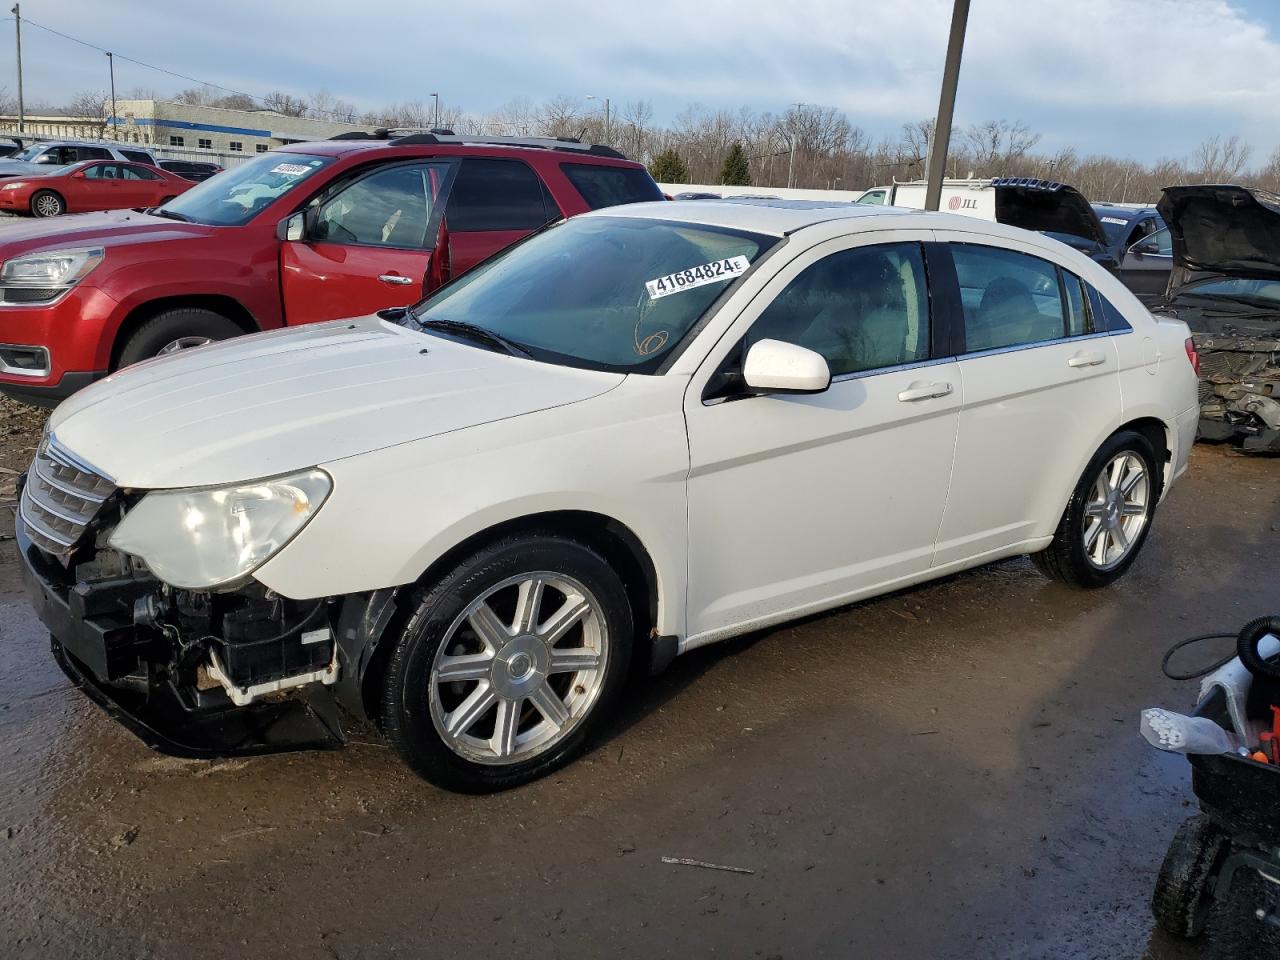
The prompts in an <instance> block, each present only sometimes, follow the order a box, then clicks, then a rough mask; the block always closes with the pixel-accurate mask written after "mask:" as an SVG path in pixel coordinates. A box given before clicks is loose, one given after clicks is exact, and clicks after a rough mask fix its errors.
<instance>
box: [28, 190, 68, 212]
mask: <svg viewBox="0 0 1280 960" xmlns="http://www.w3.org/2000/svg"><path fill="white" fill-rule="evenodd" d="M66 211H67V203H66V201H65V200H63V199H62V197H61V196H60V195H59V194H57V193H54V192H53V191H52V190H39V191H37V192H36V194H35V196H33V197H32V198H31V214H32V216H36V217H57V216H61V215H62V214H64V213H66Z"/></svg>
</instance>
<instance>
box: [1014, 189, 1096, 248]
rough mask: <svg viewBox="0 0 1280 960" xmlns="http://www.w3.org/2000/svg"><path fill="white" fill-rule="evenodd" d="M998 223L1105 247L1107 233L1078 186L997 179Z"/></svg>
mask: <svg viewBox="0 0 1280 960" xmlns="http://www.w3.org/2000/svg"><path fill="white" fill-rule="evenodd" d="M991 186H992V187H994V188H995V191H996V221H997V222H998V223H1007V224H1008V225H1009V226H1011V227H1021V228H1022V229H1023V230H1035V231H1037V232H1040V233H1065V234H1070V235H1071V236H1073V237H1083V238H1084V239H1085V240H1089V241H1092V242H1093V243H1096V244H1098V246H1100V247H1102V248H1104V249H1105V248H1106V246H1107V234H1106V231H1105V230H1103V228H1102V221H1100V220H1099V219H1098V215H1097V214H1096V213H1095V212H1094V210H1093V207H1091V206H1090V205H1089V201H1088V200H1086V199H1085V198H1084V194H1082V193H1081V192H1080V191H1079V190H1077V189H1076V188H1075V187H1069V186H1067V185H1066V184H1065V183H1056V182H1053V181H1047V180H1033V179H1029V178H1022V177H1016V178H1014V177H1010V178H1003V179H995V180H992V181H991Z"/></svg>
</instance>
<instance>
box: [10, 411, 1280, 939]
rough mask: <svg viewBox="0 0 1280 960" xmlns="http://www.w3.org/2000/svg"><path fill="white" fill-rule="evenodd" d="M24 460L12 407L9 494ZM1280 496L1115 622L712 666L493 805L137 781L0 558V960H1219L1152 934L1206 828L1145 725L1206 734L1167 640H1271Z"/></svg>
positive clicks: (1218, 506) (848, 637)
mask: <svg viewBox="0 0 1280 960" xmlns="http://www.w3.org/2000/svg"><path fill="white" fill-rule="evenodd" d="M15 416H21V417H22V418H23V420H22V421H21V422H19V421H17V420H16V419H15ZM15 426H16V427H17V428H18V432H17V433H12V434H10V433H6V432H5V431H9V430H13V429H14V428H15ZM33 428H36V429H38V417H29V416H28V415H27V414H26V413H25V411H23V410H21V408H17V407H15V406H12V405H4V404H2V403H0V466H3V467H5V468H6V469H18V468H19V467H20V466H21V465H22V464H23V462H24V460H25V457H26V456H28V455H29V448H30V445H31V444H32V443H33V442H34V436H35V434H34V432H33ZM1277 471H1280V462H1277V461H1267V460H1253V459H1244V458H1239V457H1232V456H1230V455H1228V454H1227V452H1226V451H1224V450H1221V449H1212V448H1205V449H1198V450H1197V451H1196V453H1195V457H1194V463H1193V473H1192V475H1191V476H1190V477H1189V478H1188V479H1187V480H1186V481H1184V482H1183V483H1181V484H1180V485H1179V486H1178V487H1177V488H1175V490H1174V491H1173V492H1172V493H1171V495H1170V499H1169V500H1168V501H1167V502H1166V504H1165V505H1164V507H1163V508H1162V509H1161V511H1160V514H1159V515H1158V517H1157V521H1156V525H1155V528H1154V531H1153V535H1152V538H1151V540H1150V542H1149V543H1148V546H1147V549H1146V551H1145V553H1144V555H1143V556H1142V557H1141V558H1140V560H1139V562H1138V563H1137V565H1136V566H1135V567H1134V569H1133V570H1132V572H1131V573H1130V574H1129V576H1128V577H1127V578H1126V579H1125V580H1124V581H1123V582H1122V583H1121V584H1120V585H1118V586H1116V587H1114V588H1111V589H1108V590H1104V591H1100V592H1093V593H1078V592H1074V591H1071V590H1068V589H1066V588H1064V587H1060V586H1057V585H1055V584H1051V583H1048V582H1046V581H1045V580H1043V579H1041V578H1040V577H1039V576H1038V575H1037V574H1036V573H1035V571H1034V570H1033V568H1032V567H1031V565H1030V563H1029V562H1027V561H1026V560H1016V561H1010V562H1006V563H1002V564H999V565H996V566H993V567H989V568H986V569H983V570H979V571H975V572H972V573H969V574H965V575H962V576H957V577H952V578H949V579H947V580H945V581H942V582H940V583H936V584H932V585H928V586H925V587H921V588H918V589H914V590H911V591H908V592H904V593H900V594H896V595H893V596H891V597H887V598H884V599H881V600H878V601H874V602H870V603H864V604H859V605H857V606H855V607H851V608H848V609H845V610H841V611H838V612H836V613H832V614H829V615H826V616H820V617H814V618H811V619H809V620H808V621H805V622H803V623H799V624H795V625H789V626H785V627H782V628H779V629H776V630H772V631H768V632H767V633H764V634H761V635H758V636H753V637H750V638H746V639H743V640H741V641H737V642H733V643H730V644H727V645H722V646H720V647H716V648H712V649H706V650H702V651H698V652H695V653H693V654H690V655H689V656H688V657H685V658H681V659H680V660H678V661H677V662H676V664H675V665H674V666H673V667H672V669H671V670H670V671H669V672H668V673H667V674H666V675H665V676H663V677H661V678H659V679H657V680H655V681H650V682H647V683H644V684H640V685H639V686H637V688H636V689H634V690H632V692H631V694H630V696H629V698H628V701H627V708H626V710H625V714H624V715H623V716H622V717H621V718H620V719H619V720H618V722H617V723H616V724H615V725H614V726H613V728H612V730H611V731H610V733H609V735H608V737H607V739H606V740H605V742H603V743H601V744H600V745H599V746H598V747H597V748H596V749H595V750H594V751H593V752H592V753H591V754H589V755H588V756H587V757H586V758H584V759H583V760H581V761H579V762H578V763H577V764H575V765H573V766H572V767H570V768H569V769H567V770H565V771H563V772H561V773H559V774H557V775H555V776H553V777H552V778H550V779H548V780H544V781H542V782H540V783H537V784H534V785H532V786H530V787H526V788H524V789H521V790H517V791H514V792H511V793H507V794H503V795H499V796H493V797H482V798H475V797H462V796H454V795H450V794H446V793H442V792H440V791H438V790H435V789H433V788H431V787H429V786H427V785H426V784H424V783H422V782H420V781H418V780H416V779H415V778H413V777H412V776H411V775H409V774H408V773H406V772H405V770H404V768H403V767H401V765H400V764H399V763H398V762H397V760H396V758H395V756H394V755H393V754H392V752H391V751H390V750H389V749H387V748H386V747H385V746H384V745H382V744H381V743H380V742H378V740H377V738H376V737H375V736H373V735H371V734H362V735H361V737H360V740H359V742H357V743H355V744H353V745H352V746H350V747H348V748H347V749H346V750H344V751H341V752H337V753H322V754H308V755H294V756H287V757H274V758H264V759H257V760H251V761H230V762H216V763H209V762H193V761H180V760H174V759H169V758H165V757H161V756H158V755H156V754H153V753H151V752H150V751H148V750H147V749H146V748H144V747H143V746H142V745H141V744H140V743H138V742H137V741H136V740H134V739H133V738H132V737H131V736H130V735H129V734H128V733H126V732H125V731H124V730H123V729H121V728H119V727H117V726H116V725H114V724H113V723H111V722H110V721H108V720H107V719H106V718H105V717H104V716H102V715H100V714H99V712H98V711H97V710H96V709H95V708H94V707H92V706H91V705H90V704H88V703H87V702H86V701H85V700H84V699H83V698H82V697H81V696H80V695H78V694H77V693H76V692H75V691H74V690H73V689H71V687H70V686H69V684H68V683H67V681H66V680H65V679H64V678H63V677H62V675H61V674H60V673H59V672H58V670H57V669H56V668H55V666H54V664H53V662H52V661H51V660H50V658H49V654H48V647H47V640H46V637H45V634H44V633H43V631H42V630H41V628H40V626H39V624H38V623H37V622H36V620H35V618H34V616H33V615H32V613H31V611H30V609H29V608H28V606H27V604H26V602H25V600H24V598H23V596H22V594H21V592H20V589H19V584H18V576H17V569H16V565H15V557H14V555H13V549H12V546H11V544H9V543H0V638H2V639H3V642H2V643H0V904H3V923H2V924H0V956H4V957H10V958H17V957H42V958H43V957H57V958H67V957H80V956H87V957H95V958H114V957H192V956H199V957H201V958H202V960H216V958H223V957H275V956H280V957H297V958H312V957H314V958H333V957H340V958H353V960H354V958H374V957H394V956H401V957H452V956H457V957H476V956H511V957H600V956H611V957H645V958H654V957H689V956H721V957H733V958H754V957H760V958H768V957H785V958H808V957H827V956H830V957H853V956H859V957H904V958H908V957H909V958H932V957H942V958H951V957H956V958H960V957H965V958H968V957H982V958H1010V960H1013V958H1041V957H1044V958H1054V960H1069V958H1098V960H1100V958H1147V960H1175V958H1200V957H1208V956H1212V955H1213V951H1212V949H1211V948H1210V947H1208V946H1206V945H1203V944H1201V945H1196V946H1192V947H1186V946H1184V945H1182V944H1179V943H1174V942H1172V941H1170V940H1168V939H1167V938H1165V937H1164V936H1162V935H1161V934H1159V933H1156V932H1153V924H1152V920H1151V916H1150V913H1149V910H1148V906H1147V903H1148V898H1149V896H1150V892H1151V887H1152V882H1153V879H1154V876H1155V871H1156V869H1157V867H1158V865H1159V862H1160V860H1161V857H1162V856H1163V854H1164V851H1165V848H1166V845H1167V844H1168V841H1169V838H1170V837H1171V835H1172V834H1173V831H1174V829H1175V827H1176V826H1177V825H1178V823H1180V822H1181V821H1182V819H1183V818H1185V817H1186V816H1187V815H1188V814H1189V813H1190V812H1191V808H1190V807H1189V803H1190V796H1191V794H1190V789H1189V776H1188V768H1187V766H1186V764H1185V763H1184V762H1183V761H1182V760H1181V759H1180V758H1177V757H1173V756H1167V755H1159V754H1156V753H1155V752H1154V751H1152V750H1151V749H1149V748H1147V747H1146V746H1145V744H1144V743H1143V742H1142V741H1141V740H1140V739H1139V738H1138V734H1137V713H1138V710H1139V709H1140V708H1142V707H1145V706H1148V705H1152V704H1167V705H1170V706H1173V707H1175V708H1185V707H1189V705H1190V704H1191V702H1192V700H1193V698H1194V685H1193V684H1190V683H1183V684H1174V683H1172V682H1170V681H1167V680H1165V679H1163V678H1162V677H1161V674H1160V656H1161V654H1162V653H1163V651H1164V650H1165V649H1166V647H1167V646H1168V645H1169V644H1170V643H1171V642H1172V641H1173V640H1175V639H1177V638H1179V637H1183V636H1187V635H1189V634H1193V633H1201V632H1209V631H1213V630H1218V629H1223V628H1225V629H1234V628H1236V627H1237V626H1238V625H1239V624H1241V623H1242V622H1243V621H1245V620H1246V619H1248V618H1250V617H1253V616H1255V615H1258V614H1262V613H1271V612H1276V611H1277V609H1278V608H1280V591H1278V590H1277V583H1276V578H1275V563H1274V559H1275V555H1276V547H1277V544H1278V543H1280V533H1278V532H1277V531H1280V496H1278V493H1277V491H1278V488H1277V484H1276V477H1277ZM11 480H12V476H11V475H8V474H4V473H0V535H4V534H8V533H10V532H11V514H10V511H9V510H8V509H6V499H8V498H11V497H12V493H11V492H10V493H8V494H6V493H5V491H6V490H9V491H11V489H12V483H11ZM1216 652H1217V651H1216V650H1214V651H1208V650H1206V651H1203V654H1204V656H1205V658H1206V659H1208V658H1209V655H1210V654H1211V653H1216ZM664 856H669V857H688V858H696V859H700V860H706V861H711V862H714V863H719V864H727V865H733V866H738V867H742V868H745V869H748V870H751V871H753V872H752V873H749V874H747V873H743V874H737V873H723V872H714V871H709V870H705V869H700V868H697V867H690V866H676V865H668V864H664V863H663V862H662V857H664Z"/></svg>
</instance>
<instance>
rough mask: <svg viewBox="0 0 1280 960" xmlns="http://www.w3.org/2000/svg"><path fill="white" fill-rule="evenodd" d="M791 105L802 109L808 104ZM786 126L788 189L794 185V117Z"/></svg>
mask: <svg viewBox="0 0 1280 960" xmlns="http://www.w3.org/2000/svg"><path fill="white" fill-rule="evenodd" d="M792 106H793V107H795V108H796V110H800V111H802V110H804V108H805V107H806V106H808V104H804V103H793V104H792ZM788 126H790V127H791V129H790V130H789V131H788V133H789V136H790V139H791V161H790V162H789V163H788V164H787V189H788V190H790V189H791V188H792V187H793V186H795V184H794V182H793V180H794V177H795V172H796V122H795V119H794V118H793V119H792V121H791V123H790V124H788Z"/></svg>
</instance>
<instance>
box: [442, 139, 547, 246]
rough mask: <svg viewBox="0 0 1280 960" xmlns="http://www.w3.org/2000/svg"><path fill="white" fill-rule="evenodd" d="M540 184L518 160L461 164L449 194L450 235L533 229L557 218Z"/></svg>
mask: <svg viewBox="0 0 1280 960" xmlns="http://www.w3.org/2000/svg"><path fill="white" fill-rule="evenodd" d="M543 193H544V191H543V189H542V182H541V181H540V180H539V179H538V175H537V174H535V173H534V172H533V171H532V170H531V169H529V165H528V164H526V163H522V162H521V161H519V160H485V159H479V158H468V159H466V160H463V161H462V168H461V169H460V170H459V171H458V178H457V180H455V181H454V184H453V189H452V190H451V191H450V193H449V208H448V212H447V214H446V221H447V223H448V225H449V230H450V231H451V232H459V233H466V232H469V231H484V230H536V229H538V227H540V226H542V225H543V224H544V223H546V222H547V221H548V220H554V219H555V218H556V217H558V216H559V211H558V210H554V211H553V210H548V209H547V207H546V204H545V203H544V201H543Z"/></svg>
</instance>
